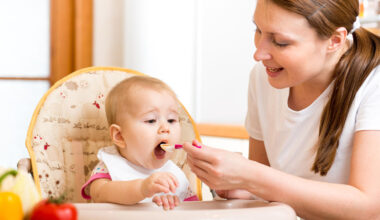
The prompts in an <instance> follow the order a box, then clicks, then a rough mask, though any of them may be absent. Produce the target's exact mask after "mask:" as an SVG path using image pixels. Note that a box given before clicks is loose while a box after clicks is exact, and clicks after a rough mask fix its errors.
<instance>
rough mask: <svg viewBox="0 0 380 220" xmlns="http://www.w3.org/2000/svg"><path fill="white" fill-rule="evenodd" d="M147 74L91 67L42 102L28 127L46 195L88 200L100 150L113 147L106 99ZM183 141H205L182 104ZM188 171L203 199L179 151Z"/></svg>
mask: <svg viewBox="0 0 380 220" xmlns="http://www.w3.org/2000/svg"><path fill="white" fill-rule="evenodd" d="M133 75H143V74H142V73H139V72H137V71H134V70H129V69H123V68H114V67H90V68H85V69H81V70H78V71H76V72H74V73H72V74H70V75H68V76H67V77H65V78H63V79H61V80H60V81H58V82H57V83H55V84H54V85H53V86H52V87H51V88H50V89H49V90H48V91H47V92H46V94H45V95H44V96H43V97H42V99H41V100H40V102H39V103H38V105H37V107H36V109H35V111H34V114H33V117H32V120H31V122H30V125H29V129H28V133H27V138H26V147H27V149H28V151H29V155H30V159H31V164H32V171H33V174H34V180H35V183H36V186H37V188H38V190H39V191H40V193H41V195H42V197H44V198H46V197H49V196H52V197H59V196H60V195H62V194H64V195H65V198H66V201H70V202H85V200H84V199H83V198H82V197H81V194H80V188H81V186H82V185H83V184H84V183H85V181H86V180H88V179H89V177H90V175H91V171H92V169H93V168H94V167H95V165H96V164H97V163H98V159H97V156H96V155H97V151H98V149H99V148H102V147H105V146H109V145H111V140H110V137H109V132H108V124H107V119H106V115H105V105H104V102H105V98H106V96H107V94H108V92H109V91H110V90H111V89H112V87H113V86H114V85H116V84H117V83H118V82H120V81H121V80H123V79H125V78H127V77H130V76H133ZM180 124H181V127H182V141H191V140H193V139H198V140H200V137H199V135H198V132H197V130H196V127H195V124H194V122H193V120H192V118H191V116H190V115H189V114H188V112H187V111H186V109H185V108H184V107H183V106H182V105H181V109H180ZM172 160H173V161H174V162H175V163H176V164H177V165H178V166H179V167H180V168H182V170H183V171H184V172H185V174H186V176H187V177H188V179H189V182H190V186H191V188H192V189H193V191H194V192H196V193H197V195H198V197H199V198H200V199H201V196H202V195H201V183H200V181H199V179H197V178H196V176H195V175H194V174H193V173H192V172H191V171H190V168H189V166H188V165H187V163H186V153H185V152H184V151H183V150H176V153H175V155H174V157H173V159H172Z"/></svg>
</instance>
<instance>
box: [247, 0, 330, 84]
mask: <svg viewBox="0 0 380 220" xmlns="http://www.w3.org/2000/svg"><path fill="white" fill-rule="evenodd" d="M254 22H255V23H256V26H257V30H256V33H255V46H256V48H257V50H256V52H255V53H254V59H255V60H256V61H261V62H262V63H263V64H264V66H265V67H266V72H267V75H268V80H269V83H270V84H271V85H272V86H273V87H275V88H286V87H293V86H297V85H302V84H303V85H311V86H314V85H315V83H324V84H326V81H328V80H330V75H331V70H330V71H329V70H328V68H327V63H328V57H329V56H328V52H327V48H328V45H329V39H325V40H323V39H321V38H319V37H318V35H317V33H316V31H315V30H314V29H312V28H311V27H310V25H309V24H308V22H307V20H306V19H305V18H304V17H303V16H301V15H299V14H296V13H293V12H290V11H287V10H285V9H283V8H281V7H279V6H277V5H275V4H274V3H272V2H271V1H270V0H258V1H257V6H256V11H255V14H254Z"/></svg>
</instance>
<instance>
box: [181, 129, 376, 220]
mask: <svg viewBox="0 0 380 220" xmlns="http://www.w3.org/2000/svg"><path fill="white" fill-rule="evenodd" d="M184 149H185V150H186V151H187V152H188V158H189V165H190V167H191V168H192V170H193V171H194V173H196V174H197V175H198V177H199V178H200V179H201V180H202V181H204V182H205V183H206V184H207V185H209V186H210V187H211V188H214V189H246V190H247V191H249V192H251V193H252V194H254V195H257V196H259V197H261V198H263V199H265V200H268V201H278V202H283V203H286V204H288V205H290V206H291V207H293V208H294V209H295V211H296V212H297V215H299V216H301V217H302V218H306V219H380V172H379V170H380V160H379V157H380V131H359V132H356V133H355V136H354V141H353V151H352V159H351V173H350V179H349V183H348V184H335V183H326V182H320V181H314V180H308V179H304V178H300V177H297V176H294V175H290V174H287V173H284V172H281V171H278V170H275V169H273V168H271V167H268V166H265V165H263V164H260V163H258V162H255V161H251V160H246V159H244V158H243V157H238V156H237V155H236V154H234V153H230V152H226V151H222V150H220V149H214V148H209V147H202V148H201V149H198V148H192V147H191V145H189V144H185V146H184Z"/></svg>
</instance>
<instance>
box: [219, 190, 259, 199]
mask: <svg viewBox="0 0 380 220" xmlns="http://www.w3.org/2000/svg"><path fill="white" fill-rule="evenodd" d="M215 192H216V194H218V196H219V197H221V198H224V199H254V198H255V197H254V196H253V195H252V193H250V192H248V191H247V190H242V189H234V190H215Z"/></svg>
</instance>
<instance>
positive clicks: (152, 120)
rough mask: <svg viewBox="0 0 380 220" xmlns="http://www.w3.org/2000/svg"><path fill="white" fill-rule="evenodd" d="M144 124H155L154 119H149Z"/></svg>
mask: <svg viewBox="0 0 380 220" xmlns="http://www.w3.org/2000/svg"><path fill="white" fill-rule="evenodd" d="M145 122H146V123H149V124H153V123H155V122H156V119H149V120H146V121H145Z"/></svg>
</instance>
